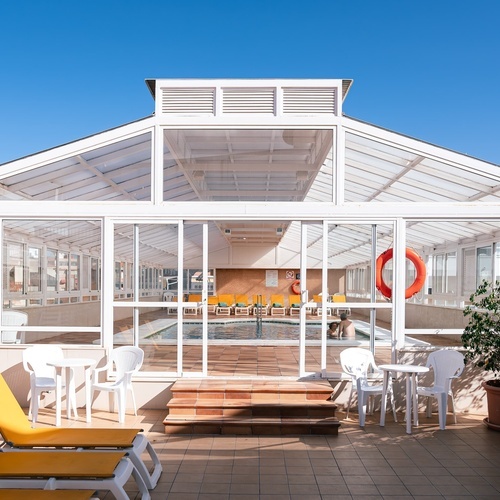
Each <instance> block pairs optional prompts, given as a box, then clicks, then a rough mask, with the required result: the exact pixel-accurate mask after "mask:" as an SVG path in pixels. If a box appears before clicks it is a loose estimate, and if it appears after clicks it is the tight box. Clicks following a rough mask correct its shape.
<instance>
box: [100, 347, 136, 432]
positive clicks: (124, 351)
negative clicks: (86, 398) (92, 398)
mask: <svg viewBox="0 0 500 500" xmlns="http://www.w3.org/2000/svg"><path fill="white" fill-rule="evenodd" d="M143 361H144V351H143V350H142V349H140V348H139V347H134V346H123V347H117V348H116V349H113V350H112V351H111V352H110V355H109V359H108V362H107V363H106V366H103V367H102V368H96V369H95V370H94V373H93V377H92V381H93V382H92V394H94V393H95V391H105V392H109V393H110V411H111V412H114V398H112V397H111V396H112V395H113V394H114V395H115V396H116V398H117V399H118V422H119V423H121V424H122V423H123V422H124V420H125V408H126V400H127V393H128V392H130V393H131V394H132V403H133V405H134V415H137V407H136V404H135V395H134V389H133V387H132V375H133V374H134V373H136V372H138V371H139V370H140V368H141V366H142V362H143ZM113 367H114V370H115V373H116V379H115V380H112V381H108V382H99V373H101V372H105V371H107V370H110V369H111V370H112V369H113Z"/></svg>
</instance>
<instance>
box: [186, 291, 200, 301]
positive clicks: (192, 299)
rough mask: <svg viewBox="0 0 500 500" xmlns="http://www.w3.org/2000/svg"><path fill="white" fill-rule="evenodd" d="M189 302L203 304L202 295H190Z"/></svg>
mask: <svg viewBox="0 0 500 500" xmlns="http://www.w3.org/2000/svg"><path fill="white" fill-rule="evenodd" d="M188 302H201V294H199V293H190V294H189V295H188Z"/></svg>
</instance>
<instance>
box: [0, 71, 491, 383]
mask: <svg viewBox="0 0 500 500" xmlns="http://www.w3.org/2000/svg"><path fill="white" fill-rule="evenodd" d="M351 83H352V82H351V81H350V80H334V79H333V80H161V79H159V80H148V81H147V85H148V88H149V89H150V91H151V93H152V95H153V97H154V99H155V113H154V115H153V116H150V117H148V118H145V119H143V120H138V121H136V122H134V123H130V124H127V125H123V126H122V127H118V128H115V129H113V130H109V131H105V132H102V133H100V134H96V135H93V136H91V137H87V138H84V139H81V140H79V141H75V142H73V143H70V144H65V145H63V146H59V147H57V148H54V149H51V150H49V151H44V152H40V153H37V154H35V155H32V156H29V157H26V158H21V159H19V160H16V161H13V162H9V163H7V164H4V165H2V169H1V174H0V182H1V188H0V219H1V220H2V227H5V228H6V231H5V234H4V231H2V232H1V233H0V234H1V236H0V238H1V241H2V242H3V243H4V244H5V241H6V240H7V239H8V238H9V231H7V228H10V226H9V222H8V221H42V220H45V221H61V220H65V221H79V222H81V223H82V224H84V223H86V221H89V220H97V221H100V223H101V227H102V236H101V241H100V242H99V245H100V258H101V259H102V291H101V301H100V315H101V317H100V326H98V327H96V326H89V325H79V324H76V325H75V324H70V325H69V324H66V325H57V324H51V325H45V326H44V325H40V326H38V325H29V326H27V327H26V328H25V330H26V332H49V331H53V332H56V333H57V332H61V333H62V332H64V333H67V332H71V333H79V332H81V333H83V332H86V333H88V332H92V333H100V335H101V340H100V345H101V346H104V347H106V348H109V347H111V346H112V345H113V325H114V313H115V311H116V310H117V309H123V308H133V309H134V310H135V311H137V310H138V308H141V307H144V306H145V305H144V302H143V300H142V299H141V298H140V290H139V285H138V282H139V280H138V279H136V281H135V288H134V290H133V296H134V298H133V299H132V300H130V301H127V302H123V301H121V300H119V299H118V300H117V299H116V298H115V296H114V293H115V284H114V278H115V276H114V272H115V270H114V262H115V260H116V258H117V256H116V251H117V249H116V244H115V229H114V228H115V227H116V226H117V225H126V224H130V225H132V226H134V227H141V226H144V227H146V225H147V228H148V230H149V229H150V228H151V227H153V226H157V227H158V228H162V227H163V226H166V225H168V226H172V227H173V226H176V227H177V233H176V236H175V238H176V241H177V243H176V244H177V247H176V253H177V256H176V259H177V261H176V263H175V266H177V269H178V270H179V272H180V271H181V270H182V269H185V268H186V265H188V264H189V261H190V260H191V259H193V258H194V257H193V255H195V254H196V252H198V254H199V251H200V249H201V261H200V267H201V269H202V270H203V276H204V280H205V281H204V283H203V289H202V303H203V305H204V309H203V350H202V353H203V354H202V370H201V372H193V373H186V372H185V371H184V369H183V358H182V345H183V337H182V323H183V307H186V306H187V304H184V302H182V301H180V302H179V303H178V304H173V303H172V304H170V305H171V306H172V307H178V316H177V319H178V334H177V342H178V358H177V365H178V369H177V371H176V372H175V373H162V372H160V373H157V374H155V376H159V377H161V376H165V377H166V376H200V375H201V376H206V375H207V366H208V363H207V359H208V349H207V343H208V341H207V319H208V315H207V308H206V304H207V296H208V292H207V290H208V287H207V282H206V279H207V278H206V277H207V275H208V269H209V267H210V268H212V267H214V265H213V264H212V262H210V260H209V246H210V245H213V246H214V248H215V251H214V252H213V253H215V254H217V255H219V254H220V255H225V256H226V264H225V265H226V267H228V268H231V267H237V262H238V261H237V258H235V256H242V255H246V254H244V250H243V246H242V245H241V242H240V243H238V241H237V238H238V237H239V238H240V239H241V240H245V241H246V244H247V248H248V247H251V245H254V246H255V247H257V245H259V244H260V245H261V246H262V245H267V246H270V245H272V243H269V241H266V242H265V244H264V243H263V238H264V236H263V235H265V234H268V232H269V230H274V229H273V228H274V226H275V225H276V221H278V222H279V223H280V224H282V225H283V227H284V228H285V229H284V231H283V233H284V235H283V236H282V237H281V236H280V238H279V239H277V240H276V242H275V244H274V245H275V247H276V248H285V246H282V247H280V245H281V244H282V243H283V242H286V243H287V245H286V249H283V250H281V249H280V250H276V251H275V254H273V255H275V263H276V266H277V267H279V266H280V265H284V263H283V262H284V260H283V262H281V261H280V257H281V255H282V254H283V253H284V252H289V253H290V252H291V250H290V249H291V248H295V249H298V250H296V251H295V256H294V257H293V259H292V258H291V257H290V259H291V260H292V261H293V262H294V263H295V267H297V268H300V273H301V276H302V277H303V283H301V286H302V288H301V296H302V300H303V305H302V307H301V312H300V344H299V345H300V363H299V369H298V375H299V376H304V375H306V374H307V369H306V366H305V345H306V340H305V318H306V315H305V305H304V304H305V302H306V301H307V289H306V288H305V286H306V284H305V283H306V280H307V272H308V269H310V268H317V269H319V268H321V269H323V289H322V293H323V296H324V297H326V296H327V295H328V289H327V286H326V281H327V277H326V276H327V275H326V271H327V269H328V268H329V267H332V266H336V267H338V268H339V269H352V268H356V267H359V266H369V267H371V269H372V270H373V265H374V253H373V252H374V250H373V249H374V247H375V245H378V246H379V248H378V249H376V251H377V250H378V251H380V250H381V249H382V246H384V245H385V246H389V245H393V247H394V259H393V275H394V277H395V279H394V283H393V287H394V288H393V300H392V302H387V301H384V300H381V298H380V297H375V289H374V286H373V280H372V281H371V285H370V287H371V289H370V292H369V293H368V296H369V297H370V299H369V300H368V301H366V300H365V301H364V302H360V301H358V300H355V299H354V296H352V297H351V300H349V301H348V302H347V304H346V306H347V307H350V308H352V309H356V308H364V309H369V310H370V311H371V313H370V318H372V319H373V318H374V317H375V312H376V311H382V310H387V309H392V317H393V320H392V332H391V334H392V346H393V349H394V352H395V351H396V350H397V349H400V348H401V347H403V346H404V342H405V336H406V334H407V333H409V332H411V331H412V329H411V328H406V322H405V304H406V301H405V298H404V291H405V274H406V273H405V268H406V264H405V247H406V246H412V247H414V248H417V249H418V251H419V252H420V253H421V254H422V255H424V256H426V257H429V256H432V254H433V252H436V251H445V250H446V249H450V248H456V249H459V248H460V245H461V244H464V242H465V243H466V242H471V244H472V243H474V242H492V243H491V244H492V245H496V241H497V240H496V238H497V237H498V238H499V240H498V241H499V242H500V188H499V186H500V173H499V169H498V166H497V165H493V164H491V163H487V162H484V161H480V160H477V159H474V158H471V157H469V156H466V155H462V154H459V153H456V152H452V151H449V150H446V149H443V148H440V147H438V146H434V145H431V144H428V143H424V142H421V141H418V140H416V139H412V138H409V137H406V136H403V135H400V134H397V133H395V132H391V131H387V130H384V129H381V128H379V127H376V126H374V125H370V124H366V123H363V122H360V121H357V120H355V119H353V118H349V117H346V116H344V115H343V113H342V103H343V100H344V99H345V98H346V96H347V93H348V91H349V88H350V86H351ZM278 140H279V141H281V142H280V143H279V144H280V147H281V149H280V150H277V149H276V148H277V146H276V144H278ZM120 145H123V146H122V147H121V148H120ZM257 145H258V147H259V148H260V149H257ZM264 146H265V147H264ZM237 147H239V148H243V147H246V148H247V151H243V152H242V151H241V150H240V152H239V154H237V152H235V151H236V149H235V148H237ZM97 152H98V154H97ZM266 155H267V156H268V157H269V158H270V159H269V163H268V164H266V163H265V162H263V161H262V157H264V156H266ZM280 155H281V156H280ZM313 156H314V158H313V159H312V160H311V157H313ZM274 157H276V158H281V157H283V158H285V159H280V160H279V161H274V160H273V158H274ZM102 158H104V159H102ZM255 158H259V161H260V163H258V162H257V160H255ZM314 160H315V161H316V162H317V164H315V163H314ZM115 167H116V169H117V170H118V169H119V168H122V170H123V171H122V172H121V173H120V174H119V175H118V174H117V175H116V177H115V178H114V177H113V176H112V175H111V174H109V172H110V171H111V170H112V169H113V168H115ZM287 175H288V176H289V177H291V178H293V181H294V182H295V185H296V186H297V187H296V188H295V189H296V194H295V197H294V194H293V189H290V188H288V187H283V188H282V189H278V188H276V186H279V184H280V183H282V184H283V186H285V185H286V182H285V181H286V180H287V178H286V176H287ZM58 178H59V179H60V182H61V185H60V186H59V185H57V184H56V179H58ZM436 179H437V180H439V179H441V180H440V181H439V182H438V181H437V180H436ZM50 183H52V184H53V185H54V186H56V187H50V186H49V188H47V186H46V184H50ZM217 183H219V184H217ZM94 185H96V186H97V185H99V189H97V188H96V189H93V187H92V186H94ZM214 186H215V187H214ZM219 186H225V187H224V188H223V187H219ZM273 186H274V187H273ZM82 193H85V194H82ZM280 197H282V199H280ZM298 207H300V211H299V210H298ZM61 214H64V217H63V218H62V217H61ZM191 223H196V224H199V225H200V227H201V228H202V233H201V236H200V237H199V239H197V240H196V241H197V243H196V244H193V245H192V244H191V239H190V235H187V234H186V227H187V226H186V225H187V224H191ZM311 223H314V224H318V223H320V224H321V225H322V226H321V230H320V232H319V233H318V238H317V240H318V242H320V243H318V245H317V247H314V246H310V247H308V246H307V238H308V232H309V234H311V233H310V231H311V230H312V229H311V230H309V229H308V224H311ZM4 224H5V226H4ZM335 225H338V226H339V227H345V228H346V229H347V228H348V232H347V231H346V234H345V235H344V237H339V240H338V241H339V248H340V245H344V247H343V248H342V251H340V250H339V251H338V252H337V255H335V256H332V255H328V241H327V239H328V235H329V228H331V227H332V226H335ZM377 225H384V226H390V227H392V228H393V229H392V231H391V232H390V234H386V235H382V236H381V237H380V239H379V240H378V242H377V241H376V242H374V241H373V234H374V233H373V230H371V231H366V230H364V229H363V231H359V232H357V231H356V228H359V227H360V226H364V227H367V228H375V227H376V226H377ZM12 226H15V224H12ZM238 226H241V227H238ZM440 228H441V229H440ZM252 230H253V231H254V233H253V234H254V236H251V232H252ZM160 233H161V231H159V232H158V235H159V234H160ZM243 234H244V236H241V235H243ZM227 235H230V236H227ZM238 235H240V236H238ZM375 235H376V230H375ZM347 236H350V239H349V237H347ZM37 237H38V236H37ZM137 238H139V237H137ZM152 238H153V236H152ZM252 238H253V239H252ZM258 238H260V239H258ZM134 239H136V238H134ZM39 240H40V241H42V240H41V238H39ZM48 241H50V238H48V237H47V238H46V240H43V241H42V243H44V244H45V242H48ZM58 241H61V242H62V244H63V245H67V248H68V249H69V250H71V249H72V246H71V242H69V241H68V240H64V239H63V238H60V240H58ZM172 241H173V240H172ZM79 245H80V247H82V248H84V247H85V245H87V246H88V247H89V248H90V247H92V242H85V243H79ZM151 248H152V246H151ZM492 248H496V246H492ZM140 251H141V250H139V249H138V248H137V247H134V255H131V256H130V258H131V259H132V261H133V262H134V265H135V268H134V273H135V276H139V274H140V270H141V268H140V265H142V264H141V262H142V261H144V262H147V261H148V259H149V256H145V258H144V259H143V258H142V257H141V255H139V252H140ZM138 255H139V256H138ZM493 255H495V251H493ZM0 259H3V253H2V257H0ZM495 262H496V261H495ZM495 262H494V263H493V264H492V267H493V269H494V273H495V275H497V274H498V273H497V271H496V270H495ZM2 264H3V262H2ZM255 265H256V266H260V267H266V266H268V261H265V262H264V263H263V264H261V263H258V262H256V263H255ZM175 266H172V267H175ZM2 269H3V265H2ZM5 276H6V274H5V272H4V273H3V286H2V287H0V289H1V290H3V291H4V293H5V290H6V283H5V280H6V277H5ZM181 281H182V280H179V287H180V289H179V295H180V296H182V292H183V290H182V284H181ZM3 299H4V297H3V296H2V303H5V301H4V300H3ZM457 300H458V301H459V302H460V301H462V302H463V298H457ZM324 301H325V302H323V304H322V306H323V315H322V325H323V330H324V331H325V330H326V322H327V317H326V307H325V305H326V298H325V299H324ZM147 306H148V307H158V308H160V307H165V303H164V302H162V301H161V298H158V299H157V300H152V301H150V302H148V303H147ZM134 314H135V313H134ZM0 328H1V326H0ZM134 329H135V331H136V332H137V330H138V319H137V316H136V315H135V316H134ZM430 329H432V328H430ZM325 335H326V334H325ZM133 343H134V344H138V343H139V338H138V336H137V333H135V335H134V337H133ZM321 346H322V357H321V364H322V366H321V370H322V372H326V370H327V366H326V354H325V353H326V336H323V338H322V343H321ZM0 347H1V349H0V357H1V356H3V355H4V350H5V349H8V347H7V346H0ZM372 347H373V346H372ZM0 362H1V360H0Z"/></svg>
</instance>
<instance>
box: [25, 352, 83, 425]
mask: <svg viewBox="0 0 500 500" xmlns="http://www.w3.org/2000/svg"><path fill="white" fill-rule="evenodd" d="M63 358H64V353H63V350H62V349H61V348H60V347H58V346H55V345H34V346H32V347H28V348H27V349H25V350H24V351H23V367H24V369H25V370H26V371H27V372H28V373H29V374H30V393H31V394H30V406H29V411H28V415H29V416H30V417H31V420H32V422H33V423H36V421H37V418H38V410H39V408H40V401H41V399H40V396H41V395H42V394H43V393H44V392H51V391H54V390H55V389H56V372H55V368H54V367H53V366H49V365H47V361H54V360H57V359H63ZM67 404H70V408H71V409H72V410H73V413H74V415H75V416H76V401H75V400H72V401H69V402H67Z"/></svg>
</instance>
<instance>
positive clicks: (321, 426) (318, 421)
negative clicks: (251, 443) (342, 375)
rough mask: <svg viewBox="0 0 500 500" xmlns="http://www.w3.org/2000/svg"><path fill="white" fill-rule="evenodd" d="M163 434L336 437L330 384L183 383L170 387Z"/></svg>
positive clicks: (268, 382) (269, 381) (266, 381)
mask: <svg viewBox="0 0 500 500" xmlns="http://www.w3.org/2000/svg"><path fill="white" fill-rule="evenodd" d="M171 391H172V399H171V400H170V401H169V402H168V404H167V408H168V415H167V417H166V418H165V420H164V422H163V423H164V425H165V433H167V434H256V435H257V434H258V435H285V434H330V435H332V434H333V435H337V434H338V428H339V426H340V422H339V421H338V419H337V418H336V417H335V411H336V409H337V406H336V405H335V403H333V402H332V401H330V399H329V398H330V395H331V393H332V387H331V385H330V384H329V382H328V381H324V380H317V381H307V382H304V381H298V382H297V381H289V380H281V379H277V380H218V379H183V380H179V381H177V382H175V383H174V384H173V386H172V388H171Z"/></svg>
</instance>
